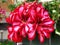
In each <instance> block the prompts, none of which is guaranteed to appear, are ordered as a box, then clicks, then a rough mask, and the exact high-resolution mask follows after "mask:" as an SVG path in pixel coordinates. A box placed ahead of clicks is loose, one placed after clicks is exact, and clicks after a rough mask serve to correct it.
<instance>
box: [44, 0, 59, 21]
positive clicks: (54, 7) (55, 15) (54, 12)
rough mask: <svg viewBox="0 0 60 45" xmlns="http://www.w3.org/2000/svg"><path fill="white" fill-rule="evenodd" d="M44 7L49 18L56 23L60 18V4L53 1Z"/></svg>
mask: <svg viewBox="0 0 60 45" xmlns="http://www.w3.org/2000/svg"><path fill="white" fill-rule="evenodd" d="M44 6H45V8H46V9H47V10H48V11H49V14H50V16H51V18H52V19H53V20H55V22H57V21H58V20H59V17H60V2H59V1H55V0H53V1H51V2H46V3H44Z"/></svg>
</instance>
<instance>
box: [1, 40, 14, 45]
mask: <svg viewBox="0 0 60 45" xmlns="http://www.w3.org/2000/svg"><path fill="white" fill-rule="evenodd" d="M0 45H14V43H13V42H11V41H8V40H5V41H3V42H0Z"/></svg>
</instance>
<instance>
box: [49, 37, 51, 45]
mask: <svg viewBox="0 0 60 45" xmlns="http://www.w3.org/2000/svg"><path fill="white" fill-rule="evenodd" d="M49 45H51V37H50V39H49Z"/></svg>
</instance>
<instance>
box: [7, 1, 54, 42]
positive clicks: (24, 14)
mask: <svg viewBox="0 0 60 45" xmlns="http://www.w3.org/2000/svg"><path fill="white" fill-rule="evenodd" d="M6 20H7V22H8V23H9V24H11V26H10V27H9V28H8V32H9V35H8V39H10V40H12V41H14V42H21V41H22V39H24V38H26V37H27V36H28V39H29V40H33V39H35V37H36V32H37V33H38V37H39V40H40V42H44V38H45V37H46V38H50V33H51V32H53V31H54V21H53V20H52V19H51V18H50V16H49V13H48V11H47V10H46V9H45V8H44V7H43V6H42V4H41V3H37V2H33V3H31V2H30V3H26V2H25V3H24V4H23V5H20V6H19V7H17V8H16V9H15V10H14V11H13V12H11V14H10V16H9V17H8V18H7V19H6Z"/></svg>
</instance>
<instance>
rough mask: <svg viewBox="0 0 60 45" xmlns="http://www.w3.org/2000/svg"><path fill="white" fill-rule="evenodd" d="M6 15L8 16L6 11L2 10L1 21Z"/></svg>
mask: <svg viewBox="0 0 60 45" xmlns="http://www.w3.org/2000/svg"><path fill="white" fill-rule="evenodd" d="M5 15H6V11H5V10H3V9H1V8H0V20H2V18H4V17H5Z"/></svg>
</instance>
